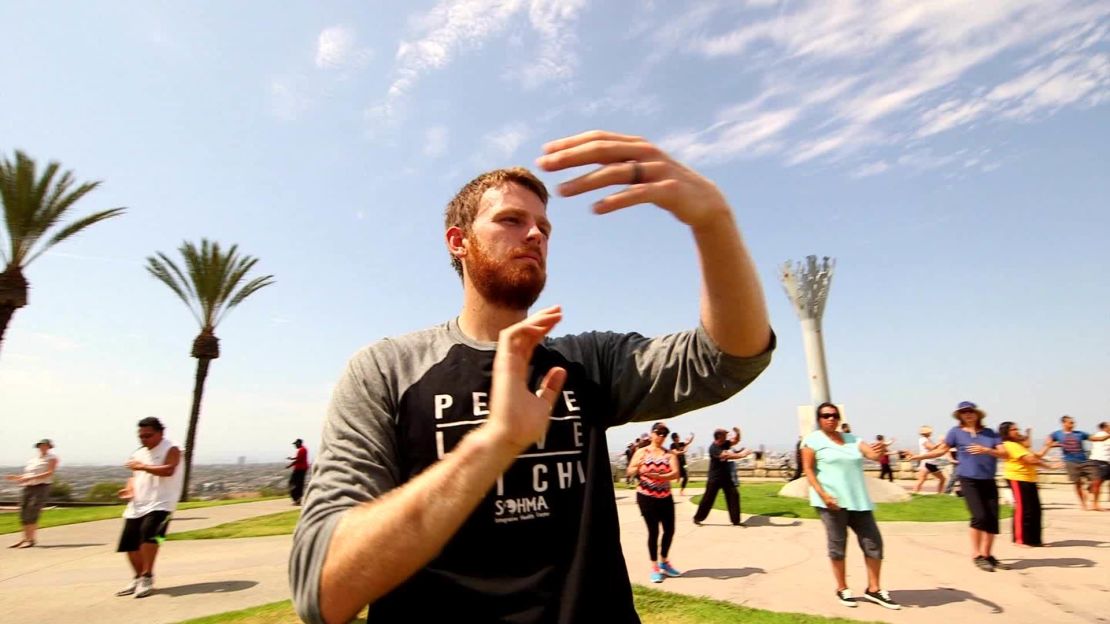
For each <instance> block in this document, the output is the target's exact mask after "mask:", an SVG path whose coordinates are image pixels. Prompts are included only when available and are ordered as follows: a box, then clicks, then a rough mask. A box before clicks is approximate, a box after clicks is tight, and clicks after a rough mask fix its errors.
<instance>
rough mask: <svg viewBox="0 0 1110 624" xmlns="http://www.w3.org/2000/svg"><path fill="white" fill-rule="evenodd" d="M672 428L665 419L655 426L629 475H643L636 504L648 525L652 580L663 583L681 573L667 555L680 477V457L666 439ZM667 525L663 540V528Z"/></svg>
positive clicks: (631, 463)
mask: <svg viewBox="0 0 1110 624" xmlns="http://www.w3.org/2000/svg"><path fill="white" fill-rule="evenodd" d="M668 433H670V430H669V429H667V426H666V425H665V424H663V423H661V422H660V423H655V424H654V425H652V427H651V443H650V444H649V445H647V446H645V447H643V448H641V449H640V450H638V451H636V454H635V455H633V456H632V461H631V462H629V464H628V476H630V477H631V476H636V477H638V478H639V485H637V486H636V504H637V505H638V506H639V507H640V515H642V516H643V517H644V522H646V523H647V529H648V554H649V555H650V556H651V582H652V583H662V582H663V578H664V577H665V576H672V577H673V576H681V575H682V573H681V572H679V571H678V570H676V569H674V567H672V566H671V563H670V560H669V559H668V558H667V555H668V554H669V552H670V550H671V540H673V539H674V499H673V498H672V497H671V481H672V480H674V479H676V478H678V475H679V470H678V459H677V458H676V457H675V455H674V454H673V453H671V452H669V451H667V449H665V448H663V443H664V442H665V441H666V440H667V434H668ZM660 527H662V529H663V536H662V543H660V536H659V528H660Z"/></svg>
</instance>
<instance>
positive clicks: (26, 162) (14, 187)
mask: <svg viewBox="0 0 1110 624" xmlns="http://www.w3.org/2000/svg"><path fill="white" fill-rule="evenodd" d="M60 167H61V165H59V164H58V163H56V162H51V163H50V164H48V165H47V166H46V169H44V170H43V171H42V175H41V176H40V175H37V172H36V170H35V169H36V167H35V161H34V160H32V159H31V158H29V157H28V156H27V155H26V154H24V153H23V152H21V151H19V150H16V152H15V160H14V161H11V160H8V159H7V157H3V158H0V202H3V204H4V223H5V224H6V226H7V230H8V239H9V241H10V242H11V246H10V247H9V248H8V252H7V253H5V252H4V250H3V249H0V261H3V263H4V272H3V273H0V343H2V342H3V340H4V332H6V331H7V329H8V322H9V321H11V320H12V315H13V314H15V311H16V310H18V309H19V308H22V307H23V306H25V305H27V290H28V288H29V285H28V284H27V278H25V277H24V276H23V269H25V268H26V267H27V265H29V264H31V263H32V262H33V261H34V260H35V259H36V258H38V257H39V256H41V255H42V254H43V253H45V252H46V250H48V249H50V248H51V247H53V246H54V245H57V244H58V243H60V242H62V241H64V240H66V239H67V238H69V237H71V236H74V235H75V234H77V233H78V232H80V231H82V230H84V229H85V228H87V227H89V226H90V225H92V224H94V223H98V222H100V221H103V220H105V219H110V218H112V217H114V216H117V215H120V214H123V212H124V209H123V208H113V209H111V210H105V211H103V212H97V213H95V214H91V215H89V216H87V217H82V218H80V219H77V220H76V221H73V222H71V223H69V224H68V225H65V226H63V227H62V228H61V229H59V230H57V231H56V232H54V235H53V236H51V237H50V238H49V239H46V240H45V242H44V241H43V237H44V236H46V233H47V231H49V230H50V229H52V228H53V227H54V226H56V225H58V222H59V221H61V220H62V217H64V216H65V214H66V212H68V211H69V209H70V208H72V207H73V205H74V204H76V203H77V200H79V199H81V198H82V197H84V196H85V195H87V194H89V192H91V191H92V190H93V189H95V188H96V187H98V186H100V182H99V181H97V182H86V183H84V184H80V185H78V186H77V187H76V188H72V187H73V185H74V180H73V172H72V171H66V172H65V173H63V174H62V175H61V177H57V175H58V169H59V168H60Z"/></svg>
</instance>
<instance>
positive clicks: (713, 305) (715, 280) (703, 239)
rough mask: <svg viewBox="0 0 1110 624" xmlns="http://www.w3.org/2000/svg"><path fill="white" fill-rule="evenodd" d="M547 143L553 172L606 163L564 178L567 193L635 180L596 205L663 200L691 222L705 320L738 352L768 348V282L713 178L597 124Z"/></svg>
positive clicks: (604, 208)
mask: <svg viewBox="0 0 1110 624" xmlns="http://www.w3.org/2000/svg"><path fill="white" fill-rule="evenodd" d="M543 150H544V155H543V156H541V157H540V158H539V160H538V161H537V164H538V165H539V166H540V167H541V168H543V169H544V170H545V171H561V170H563V169H568V168H571V167H579V166H582V165H602V167H601V168H599V169H596V170H594V171H592V172H589V173H587V174H585V175H583V176H580V177H578V178H575V179H573V180H570V181H568V182H564V183H563V184H561V185H559V193H560V194H561V195H563V196H564V197H572V196H575V195H580V194H582V193H586V192H590V191H594V190H597V189H600V188H604V187H608V186H614V185H616V186H621V185H628V186H626V187H625V188H623V189H622V190H619V191H617V192H616V193H613V194H611V195H609V196H608V197H605V198H603V199H602V200H600V201H598V202H597V203H596V204H594V211H595V212H597V213H598V214H606V213H609V212H613V211H616V210H620V209H622V208H627V207H629V206H635V205H638V204H655V205H656V206H659V207H660V208H662V209H664V210H666V211H668V212H670V213H671V214H672V215H674V217H675V218H676V219H678V220H679V221H681V222H682V223H684V224H686V225H687V226H688V227H689V228H690V231H691V232H692V233H693V235H694V242H695V244H696V245H697V249H698V258H699V260H700V262H701V275H702V290H701V304H700V309H701V322H702V325H703V326H705V329H706V331H707V332H708V333H709V336H710V337H711V338H712V339H713V341H714V342H716V343H717V345H718V346H719V347H720V349H721V351H723V352H725V353H727V354H730V355H735V356H755V355H759V354H761V353H763V352H765V351H766V350H767V349H768V347H769V346H770V345H771V326H770V321H769V319H768V316H767V306H766V303H765V301H764V299H763V287H762V286H761V284H760V281H759V275H758V273H757V271H756V268H755V263H754V262H753V261H752V258H751V255H750V254H749V253H748V249H747V247H746V246H745V245H744V241H743V238H742V237H741V235H740V230H739V228H738V227H737V225H736V219H735V216H734V215H733V213H732V208H731V207H729V205H728V202H727V201H726V200H725V198H724V195H722V194H721V191H720V190H719V189H718V188H717V186H716V185H715V184H714V183H713V182H711V181H710V180H708V179H706V178H704V177H702V176H701V175H700V174H699V173H697V172H696V171H694V170H693V169H690V168H688V167H686V166H684V165H682V164H681V163H679V162H677V161H675V160H673V159H672V158H671V157H670V156H668V155H667V154H666V153H665V152H663V151H662V150H661V149H659V148H658V147H657V146H655V145H654V144H652V143H650V142H648V141H647V140H645V139H643V138H641V137H638V136H630V135H625V134H617V133H615V132H605V131H600V130H594V131H591V132H585V133H582V134H579V135H575V136H572V137H567V138H564V139H559V140H557V141H552V142H550V143H547V144H546V145H544V147H543ZM637 178H639V179H637Z"/></svg>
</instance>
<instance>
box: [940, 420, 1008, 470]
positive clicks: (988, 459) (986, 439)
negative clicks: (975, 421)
mask: <svg viewBox="0 0 1110 624" xmlns="http://www.w3.org/2000/svg"><path fill="white" fill-rule="evenodd" d="M944 443H945V444H947V445H948V446H949V447H951V448H954V449H956V451H957V452H956V459H958V460H959V461H960V463H959V464H957V465H956V476H958V477H967V478H968V479H993V478H994V475H995V473H996V472H998V459H997V458H996V457H995V456H994V455H988V454H986V453H984V454H982V455H972V454H971V453H970V452H968V450H967V447H968V446H971V445H972V444H978V445H979V446H985V447H987V448H990V449H993V448H994V447H996V446H998V445H999V444H1002V438H1000V437H998V434H997V433H995V431H994V429H990V428H987V427H983V428H982V429H980V430H979V431H977V432H976V433H968V432H966V431H964V430H963V429H961V428H960V427H952V428H951V429H949V430H948V435H946V436H944Z"/></svg>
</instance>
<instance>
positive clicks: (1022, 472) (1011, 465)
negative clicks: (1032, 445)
mask: <svg viewBox="0 0 1110 624" xmlns="http://www.w3.org/2000/svg"><path fill="white" fill-rule="evenodd" d="M1002 446H1003V448H1005V449H1006V453H1007V454H1008V455H1009V456H1010V457H1009V458H1008V459H1007V460H1006V462H1005V463H1004V464H1003V466H1002V475H1003V476H1004V477H1006V480H1007V481H1029V482H1032V483H1036V482H1037V467H1036V466H1035V465H1032V464H1026V463H1023V462H1022V461H1021V458H1022V457H1024V456H1026V455H1032V454H1033V452H1032V451H1030V450H1029V449H1027V448H1025V446H1024V445H1022V444H1019V443H1017V442H1003V443H1002Z"/></svg>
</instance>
